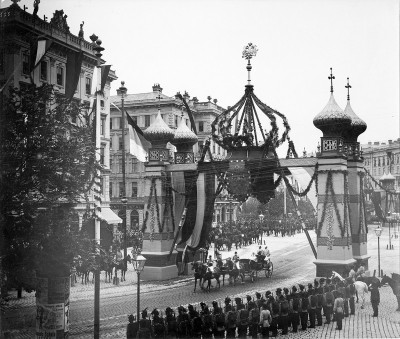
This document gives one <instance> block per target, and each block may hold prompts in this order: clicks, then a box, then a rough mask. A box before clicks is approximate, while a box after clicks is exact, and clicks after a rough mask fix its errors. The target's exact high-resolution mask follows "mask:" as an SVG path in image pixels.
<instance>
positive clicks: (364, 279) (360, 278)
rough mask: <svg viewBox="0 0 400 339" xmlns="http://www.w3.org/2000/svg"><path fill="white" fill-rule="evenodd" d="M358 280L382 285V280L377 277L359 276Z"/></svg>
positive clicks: (368, 283)
mask: <svg viewBox="0 0 400 339" xmlns="http://www.w3.org/2000/svg"><path fill="white" fill-rule="evenodd" d="M356 281H363V282H365V283H366V284H367V285H368V286H369V285H371V284H374V285H378V286H379V287H381V281H380V280H379V279H378V278H377V277H358V278H357V279H356Z"/></svg>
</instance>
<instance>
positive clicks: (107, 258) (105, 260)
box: [100, 250, 114, 282]
mask: <svg viewBox="0 0 400 339" xmlns="http://www.w3.org/2000/svg"><path fill="white" fill-rule="evenodd" d="M100 253H101V254H100V271H104V272H105V282H107V280H108V282H111V279H112V274H113V268H114V266H113V257H112V255H110V254H108V253H107V252H105V251H104V250H102V251H101V252H100Z"/></svg>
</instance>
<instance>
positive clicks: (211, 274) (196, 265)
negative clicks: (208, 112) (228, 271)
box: [192, 261, 221, 293]
mask: <svg viewBox="0 0 400 339" xmlns="http://www.w3.org/2000/svg"><path fill="white" fill-rule="evenodd" d="M192 270H194V290H193V293H194V292H196V287H197V280H200V282H199V286H200V288H201V289H204V283H205V282H206V281H207V282H208V284H207V289H208V291H210V289H211V279H215V280H217V284H218V287H219V288H221V282H220V280H219V277H220V276H221V274H220V271H219V269H218V267H213V269H210V266H208V265H207V264H205V263H203V262H201V261H194V262H192Z"/></svg>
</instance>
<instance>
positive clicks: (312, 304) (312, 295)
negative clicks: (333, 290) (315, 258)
mask: <svg viewBox="0 0 400 339" xmlns="http://www.w3.org/2000/svg"><path fill="white" fill-rule="evenodd" d="M308 294H309V296H308V303H309V308H308V316H309V318H310V326H309V327H310V328H315V318H316V312H317V301H318V300H317V294H316V291H315V288H313V286H312V284H311V283H310V284H308Z"/></svg>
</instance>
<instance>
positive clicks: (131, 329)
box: [126, 314, 139, 339]
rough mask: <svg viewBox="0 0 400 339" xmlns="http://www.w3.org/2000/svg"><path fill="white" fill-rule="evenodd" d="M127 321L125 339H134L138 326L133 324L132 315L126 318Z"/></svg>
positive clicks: (133, 317) (136, 323) (133, 318)
mask: <svg viewBox="0 0 400 339" xmlns="http://www.w3.org/2000/svg"><path fill="white" fill-rule="evenodd" d="M128 321H129V323H128V325H127V326H126V339H136V336H137V333H138V330H139V324H138V322H135V316H134V315H132V314H131V315H129V316H128Z"/></svg>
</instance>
